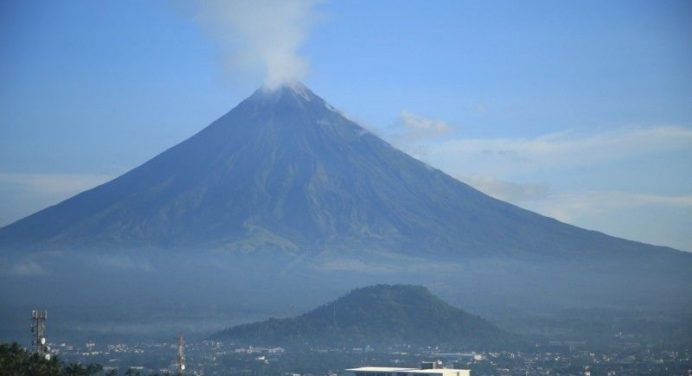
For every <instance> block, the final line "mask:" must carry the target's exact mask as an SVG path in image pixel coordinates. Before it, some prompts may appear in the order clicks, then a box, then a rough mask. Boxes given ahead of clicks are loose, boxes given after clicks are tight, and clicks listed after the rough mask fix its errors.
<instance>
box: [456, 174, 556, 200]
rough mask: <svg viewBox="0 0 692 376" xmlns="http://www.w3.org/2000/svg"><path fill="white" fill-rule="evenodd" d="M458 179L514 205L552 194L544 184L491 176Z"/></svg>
mask: <svg viewBox="0 0 692 376" xmlns="http://www.w3.org/2000/svg"><path fill="white" fill-rule="evenodd" d="M458 179H459V180H461V181H463V182H464V183H466V184H468V185H470V186H472V187H474V188H476V189H478V190H479V191H481V192H483V193H485V194H487V195H490V196H492V197H495V198H497V199H500V200H503V201H509V202H512V203H520V202H524V201H535V200H541V199H544V198H546V197H548V196H549V195H550V194H551V192H550V190H549V189H548V187H547V186H546V185H543V184H532V183H515V182H510V181H506V180H501V179H496V178H493V177H490V176H459V177H458Z"/></svg>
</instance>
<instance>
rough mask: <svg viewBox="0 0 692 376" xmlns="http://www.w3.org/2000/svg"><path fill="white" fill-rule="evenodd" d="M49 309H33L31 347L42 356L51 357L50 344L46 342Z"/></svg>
mask: <svg viewBox="0 0 692 376" xmlns="http://www.w3.org/2000/svg"><path fill="white" fill-rule="evenodd" d="M47 318H48V311H46V310H41V309H34V310H32V311H31V348H32V351H33V352H34V353H36V354H38V355H40V356H43V357H45V358H46V359H50V354H49V353H48V350H49V348H48V344H47V343H46V319H47Z"/></svg>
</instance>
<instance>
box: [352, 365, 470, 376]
mask: <svg viewBox="0 0 692 376" xmlns="http://www.w3.org/2000/svg"><path fill="white" fill-rule="evenodd" d="M346 372H347V373H346V375H347V376H471V371H470V370H467V369H453V368H442V367H440V366H439V365H438V364H437V363H433V362H429V363H428V362H424V363H422V364H421V368H398V367H360V368H351V369H347V370H346Z"/></svg>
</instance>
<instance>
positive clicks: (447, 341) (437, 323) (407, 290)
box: [215, 285, 519, 349]
mask: <svg viewBox="0 0 692 376" xmlns="http://www.w3.org/2000/svg"><path fill="white" fill-rule="evenodd" d="M215 338H218V339H226V340H229V341H233V342H237V343H246V344H252V345H274V346H276V345H282V346H289V347H291V346H307V347H315V346H324V347H330V348H334V347H365V346H371V347H378V348H383V347H397V346H402V345H403V346H415V347H426V346H433V347H442V348H448V349H463V348H469V347H475V348H492V347H503V348H507V347H512V346H513V345H516V344H518V343H519V341H518V339H517V338H516V337H514V336H512V335H511V334H508V333H506V332H504V331H502V330H500V329H498V328H497V327H496V326H494V325H493V324H491V323H489V322H488V321H486V320H484V319H482V318H481V317H478V316H475V315H471V314H469V313H466V312H464V311H462V310H460V309H458V308H455V307H452V306H451V305H449V304H447V303H446V302H444V301H443V300H441V299H440V298H438V297H436V296H434V295H433V294H432V293H430V291H428V289H426V288H425V287H421V286H411V285H394V286H391V285H377V286H370V287H365V288H361V289H356V290H353V291H352V292H351V293H349V294H348V295H346V296H344V297H342V298H340V299H338V300H336V301H334V302H331V303H329V304H326V305H323V306H321V307H319V308H317V309H314V310H312V311H310V312H308V313H306V314H303V315H301V316H298V317H294V318H287V319H269V320H266V321H262V322H258V323H253V324H245V325H240V326H236V327H233V328H230V329H227V330H225V331H223V332H221V333H219V334H217V335H216V336H215Z"/></svg>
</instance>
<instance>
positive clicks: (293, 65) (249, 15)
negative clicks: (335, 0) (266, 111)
mask: <svg viewBox="0 0 692 376" xmlns="http://www.w3.org/2000/svg"><path fill="white" fill-rule="evenodd" d="M318 2H319V1H318V0H198V1H196V2H195V5H196V7H195V19H196V20H197V21H198V22H199V23H200V24H201V25H202V27H203V28H204V29H205V30H206V31H207V32H208V33H209V34H211V35H212V36H213V37H214V38H215V39H216V40H217V42H218V44H219V46H220V48H221V49H222V52H223V57H224V60H225V63H226V64H225V65H226V68H227V69H229V70H230V71H231V72H232V73H234V74H243V75H248V74H249V75H253V74H257V73H258V70H261V73H262V74H263V75H264V84H265V85H266V86H267V87H269V88H274V87H276V86H278V85H280V84H282V83H286V82H291V81H296V80H301V79H303V78H305V76H306V75H307V73H308V63H307V61H306V60H305V59H304V58H303V57H301V56H299V53H298V52H299V49H300V47H301V45H302V44H303V42H304V41H305V39H306V37H307V34H308V32H309V29H310V27H311V26H312V24H313V23H314V21H315V19H316V15H315V11H314V7H315V5H316V4H317V3H318Z"/></svg>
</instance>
